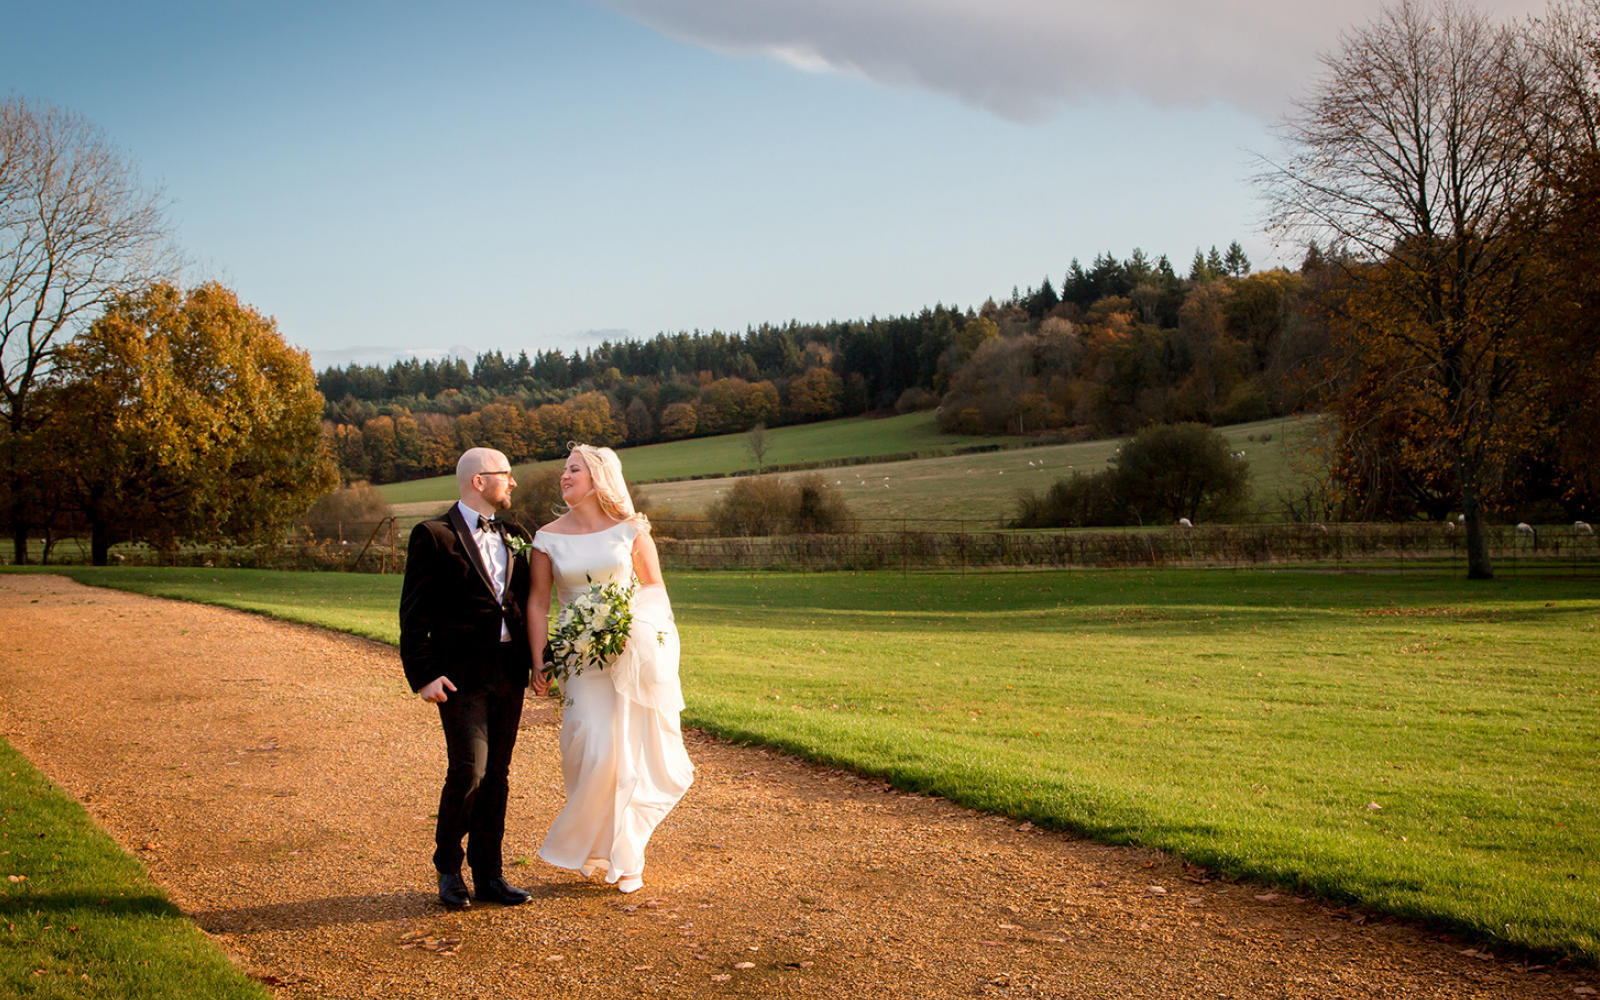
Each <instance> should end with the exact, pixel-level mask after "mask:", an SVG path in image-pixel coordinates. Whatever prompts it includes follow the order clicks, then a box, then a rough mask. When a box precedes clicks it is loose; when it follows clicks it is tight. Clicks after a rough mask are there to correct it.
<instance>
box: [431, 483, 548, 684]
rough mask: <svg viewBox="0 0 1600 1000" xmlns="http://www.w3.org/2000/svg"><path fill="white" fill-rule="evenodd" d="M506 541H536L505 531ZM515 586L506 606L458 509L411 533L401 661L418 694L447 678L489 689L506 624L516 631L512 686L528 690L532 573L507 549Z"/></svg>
mask: <svg viewBox="0 0 1600 1000" xmlns="http://www.w3.org/2000/svg"><path fill="white" fill-rule="evenodd" d="M505 534H506V537H507V538H508V539H509V538H512V537H516V538H520V539H522V540H523V541H528V540H529V535H528V532H527V530H526V529H524V528H521V527H518V526H517V525H514V524H509V523H508V524H506V525H505ZM506 555H507V558H508V559H509V560H510V563H511V567H510V581H509V582H508V583H507V585H506V588H505V593H504V595H503V597H502V599H501V600H500V601H499V603H496V602H495V599H494V588H493V587H492V586H491V585H490V583H489V573H488V570H487V568H485V566H484V565H483V557H482V555H480V554H479V552H478V545H477V543H476V542H474V541H473V539H472V530H471V529H470V528H469V527H468V526H467V522H466V521H465V520H464V519H463V518H462V516H461V507H460V505H459V504H452V505H451V506H450V509H449V510H448V511H446V512H445V513H443V514H441V515H439V516H438V517H435V518H431V519H429V520H427V521H423V522H421V523H420V524H418V525H417V526H416V527H415V528H413V529H411V542H410V546H409V548H408V550H407V554H406V576H405V584H404V585H403V586H402V587H401V590H400V661H401V663H402V664H404V666H405V670H406V680H407V681H409V682H410V683H411V690H413V691H417V690H420V689H421V688H422V686H423V685H425V684H427V683H428V682H429V681H431V680H433V679H434V678H435V677H448V678H450V683H452V684H454V685H455V686H456V689H457V690H458V691H471V690H474V689H476V688H481V687H483V686H484V685H485V684H486V683H488V682H489V681H491V680H497V679H499V678H498V677H495V676H492V674H493V673H494V668H495V665H496V664H497V662H498V661H499V659H500V658H501V656H500V654H501V652H502V651H501V649H500V646H501V645H502V643H501V642H500V623H501V621H504V622H505V624H506V627H507V628H508V629H509V630H510V631H511V646H512V648H511V649H510V650H508V651H506V652H509V653H510V654H511V658H512V662H513V663H514V664H516V665H517V667H516V672H515V674H514V676H512V677H510V678H509V679H510V680H511V681H512V682H513V683H515V684H517V685H518V686H523V687H525V686H526V685H527V683H528V668H529V666H530V665H531V664H532V663H533V656H532V654H531V653H530V652H529V648H528V626H527V607H528V590H529V587H530V586H531V584H532V581H533V574H532V572H531V571H530V570H529V568H528V560H527V559H526V558H525V557H519V556H514V555H512V554H511V553H510V551H509V550H508V551H507V553H506Z"/></svg>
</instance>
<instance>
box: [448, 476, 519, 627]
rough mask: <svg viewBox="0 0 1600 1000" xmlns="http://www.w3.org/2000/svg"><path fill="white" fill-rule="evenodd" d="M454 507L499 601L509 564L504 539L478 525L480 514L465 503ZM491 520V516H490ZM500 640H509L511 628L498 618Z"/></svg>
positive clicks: (498, 534)
mask: <svg viewBox="0 0 1600 1000" xmlns="http://www.w3.org/2000/svg"><path fill="white" fill-rule="evenodd" d="M456 507H458V508H459V509H460V510H461V516H462V517H463V518H465V519H466V522H467V528H468V529H469V530H470V531H471V532H472V540H473V542H475V543H476V544H477V546H478V554H479V555H481V556H482V557H483V566H484V569H487V570H488V571H489V582H490V583H491V584H492V585H493V586H494V599H495V602H496V603H499V602H500V601H501V600H503V599H504V598H505V593H506V582H507V581H506V575H507V574H506V570H507V569H508V568H509V567H510V565H511V559H510V553H509V552H507V551H506V540H505V537H504V536H503V535H501V534H500V532H498V531H492V530H490V529H489V528H482V529H480V528H479V527H478V518H479V517H480V516H481V515H479V513H478V512H477V511H475V510H473V509H472V508H471V507H468V506H467V505H466V504H464V503H462V502H460V501H459V500H458V501H456ZM490 520H493V518H490ZM500 641H501V642H510V641H511V629H510V628H508V627H507V626H506V622H505V619H504V618H503V617H502V618H501V619H500Z"/></svg>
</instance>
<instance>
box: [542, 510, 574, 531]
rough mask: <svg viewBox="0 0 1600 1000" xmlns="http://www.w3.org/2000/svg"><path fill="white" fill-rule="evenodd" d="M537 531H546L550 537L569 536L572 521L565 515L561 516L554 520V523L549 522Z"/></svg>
mask: <svg viewBox="0 0 1600 1000" xmlns="http://www.w3.org/2000/svg"><path fill="white" fill-rule="evenodd" d="M539 530H540V531H547V532H549V533H550V534H552V535H566V534H570V533H571V532H572V520H571V518H569V517H568V516H567V515H566V514H562V515H561V516H560V517H558V518H556V519H555V520H554V521H551V522H550V523H549V524H546V525H544V526H543V527H541V528H540V529H539Z"/></svg>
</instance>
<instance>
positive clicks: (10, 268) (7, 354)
mask: <svg viewBox="0 0 1600 1000" xmlns="http://www.w3.org/2000/svg"><path fill="white" fill-rule="evenodd" d="M165 237H166V221H165V218H164V213H163V210H162V204H161V201H160V197H159V195H158V194H156V193H155V192H152V191H150V190H148V189H146V188H145V187H143V186H141V184H140V183H139V180H138V178H137V176H136V175H135V173H134V171H133V169H132V167H131V165H130V164H129V163H127V162H126V161H125V160H124V159H123V158H122V157H121V155H120V154H119V153H118V152H117V150H116V149H114V148H113V147H112V145H111V144H110V142H109V141H108V140H107V139H106V138H105V136H104V135H103V134H102V133H101V132H100V130H99V129H97V128H95V127H94V126H93V125H91V124H89V122H87V121H86V120H85V119H83V118H82V117H80V116H79V115H77V114H74V113H72V112H70V111H67V110H64V109H62V108H57V107H53V106H50V105H38V104H29V103H27V102H25V101H23V100H21V99H20V98H12V99H10V100H7V101H5V102H3V103H0V372H3V377H0V407H3V412H0V417H3V425H4V426H3V432H4V438H3V439H0V476H3V477H4V483H3V484H0V491H3V493H4V496H5V504H4V505H5V507H6V508H8V509H6V510H4V511H0V514H3V515H4V516H6V517H7V519H8V522H9V524H10V527H11V533H12V541H13V545H14V548H15V556H16V561H17V562H19V563H20V562H25V561H26V560H27V547H28V534H29V529H30V527H31V526H32V525H31V523H30V522H31V520H32V518H33V514H32V512H31V510H30V507H31V503H30V499H29V494H28V489H27V478H28V477H27V475H26V469H25V467H24V461H23V460H24V455H25V454H26V452H27V449H28V444H29V442H28V437H29V435H30V434H31V433H32V431H33V430H34V429H35V428H36V427H37V426H38V424H39V421H40V419H41V414H38V413H36V412H34V410H35V408H36V407H35V400H36V396H37V390H38V389H39V387H40V383H41V381H42V380H43V378H44V377H45V376H46V375H47V374H48V373H49V372H50V369H51V365H52V362H53V359H54V357H55V354H56V351H57V350H58V348H59V347H60V342H61V340H62V339H63V334H65V333H69V332H70V331H71V330H73V329H75V328H77V327H79V326H84V325H87V323H88V321H89V320H91V319H93V317H94V315H95V314H96V313H98V312H99V311H100V310H101V309H102V308H103V307H105V306H106V305H108V304H109V303H110V302H111V301H112V300H113V299H114V298H115V296H116V295H117V293H118V292H120V291H122V290H125V289H127V288H129V287H132V286H133V285H136V284H142V283H144V282H145V281H147V280H149V279H150V278H152V277H155V276H158V275H159V274H161V273H163V272H164V271H165V270H166V269H167V265H169V264H170V262H171V261H170V258H169V257H168V245H167V243H166V238H165Z"/></svg>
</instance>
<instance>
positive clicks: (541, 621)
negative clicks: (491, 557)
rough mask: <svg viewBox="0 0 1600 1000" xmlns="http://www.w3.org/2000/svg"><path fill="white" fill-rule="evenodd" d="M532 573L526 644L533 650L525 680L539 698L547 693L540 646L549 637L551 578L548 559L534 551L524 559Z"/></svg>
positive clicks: (539, 552) (542, 646)
mask: <svg viewBox="0 0 1600 1000" xmlns="http://www.w3.org/2000/svg"><path fill="white" fill-rule="evenodd" d="M528 562H529V564H530V567H531V568H532V570H533V587H532V589H531V591H530V592H529V594H528V644H529V646H530V647H532V649H533V674H532V676H531V677H530V678H529V679H528V683H529V685H530V686H531V687H532V688H533V693H534V694H536V695H539V696H540V697H543V696H544V695H545V694H547V693H549V691H550V679H549V678H548V677H546V676H545V675H544V644H545V643H546V642H547V641H549V638H550V587H551V583H552V579H553V576H554V573H553V571H552V570H551V568H550V557H549V556H548V555H546V554H545V553H543V552H541V551H539V550H538V549H534V550H533V552H531V553H530V554H529V560H528Z"/></svg>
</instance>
